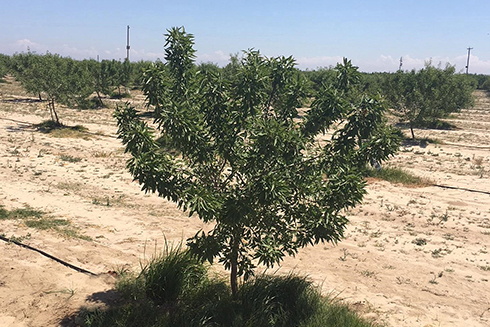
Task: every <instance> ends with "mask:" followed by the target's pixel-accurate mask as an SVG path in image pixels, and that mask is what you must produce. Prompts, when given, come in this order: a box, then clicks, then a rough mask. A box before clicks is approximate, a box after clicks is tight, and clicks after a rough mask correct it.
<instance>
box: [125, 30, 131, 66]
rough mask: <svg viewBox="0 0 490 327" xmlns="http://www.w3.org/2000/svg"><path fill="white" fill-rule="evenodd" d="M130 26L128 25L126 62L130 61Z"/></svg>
mask: <svg viewBox="0 0 490 327" xmlns="http://www.w3.org/2000/svg"><path fill="white" fill-rule="evenodd" d="M130 48H131V47H130V46H129V25H128V33H127V42H126V60H127V61H129V49H130Z"/></svg>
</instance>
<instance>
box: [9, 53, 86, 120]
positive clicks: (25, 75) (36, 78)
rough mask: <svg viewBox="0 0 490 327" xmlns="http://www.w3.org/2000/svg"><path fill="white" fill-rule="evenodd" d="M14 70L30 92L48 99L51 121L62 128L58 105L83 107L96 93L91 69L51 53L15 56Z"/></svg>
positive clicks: (13, 58)
mask: <svg viewBox="0 0 490 327" xmlns="http://www.w3.org/2000/svg"><path fill="white" fill-rule="evenodd" d="M11 67H12V70H13V72H14V75H15V77H16V78H17V79H18V80H19V81H20V83H21V84H22V86H23V87H24V88H25V89H26V91H27V92H29V93H31V94H36V95H38V96H39V99H41V94H43V95H44V96H45V97H46V99H47V101H48V108H49V111H50V114H51V119H52V120H53V122H55V123H56V124H58V125H59V124H60V121H59V117H58V113H57V111H56V103H57V102H59V103H62V104H65V105H76V104H80V103H81V102H82V101H83V100H85V99H86V98H87V97H88V96H89V95H90V94H91V93H92V91H93V90H92V88H91V86H90V82H89V76H90V75H89V67H88V66H87V65H86V64H85V63H84V62H80V61H76V60H73V59H71V58H64V57H61V56H59V55H57V54H51V53H49V52H48V53H46V54H44V55H38V54H35V53H31V52H29V53H21V54H15V55H14V56H13V57H12V63H11Z"/></svg>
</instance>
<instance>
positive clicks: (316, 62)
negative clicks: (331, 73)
mask: <svg viewBox="0 0 490 327" xmlns="http://www.w3.org/2000/svg"><path fill="white" fill-rule="evenodd" d="M342 59H343V57H341V56H334V57H328V56H322V57H300V58H296V63H297V64H298V66H299V68H300V69H306V68H308V69H317V68H319V67H330V66H335V65H337V63H339V62H342Z"/></svg>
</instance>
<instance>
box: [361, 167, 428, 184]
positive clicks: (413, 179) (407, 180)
mask: <svg viewBox="0 0 490 327" xmlns="http://www.w3.org/2000/svg"><path fill="white" fill-rule="evenodd" d="M365 175H366V177H373V178H379V179H382V180H385V181H388V182H390V183H399V184H403V185H406V186H420V187H423V186H427V185H429V184H430V182H429V181H428V180H426V179H424V178H421V177H418V176H415V175H412V174H411V173H409V172H407V171H405V170H403V169H401V168H394V167H385V168H383V169H380V170H377V169H367V170H366V174H365Z"/></svg>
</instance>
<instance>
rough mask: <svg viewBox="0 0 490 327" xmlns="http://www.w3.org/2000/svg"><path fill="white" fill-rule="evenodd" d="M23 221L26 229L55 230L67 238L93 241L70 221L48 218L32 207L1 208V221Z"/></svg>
mask: <svg viewBox="0 0 490 327" xmlns="http://www.w3.org/2000/svg"><path fill="white" fill-rule="evenodd" d="M6 219H12V220H22V222H23V223H24V224H25V225H26V227H29V228H34V229H38V230H54V231H56V232H58V233H59V234H60V235H63V236H64V237H66V238H79V239H83V240H86V241H91V240H92V239H91V238H90V237H89V236H86V235H83V234H81V233H80V232H79V231H78V229H77V228H75V227H73V226H72V225H71V223H70V221H69V220H66V219H59V218H52V217H46V213H45V212H44V211H41V210H37V209H33V208H31V207H26V208H19V209H13V210H10V211H9V210H7V209H5V208H4V207H2V206H0V220H6Z"/></svg>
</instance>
